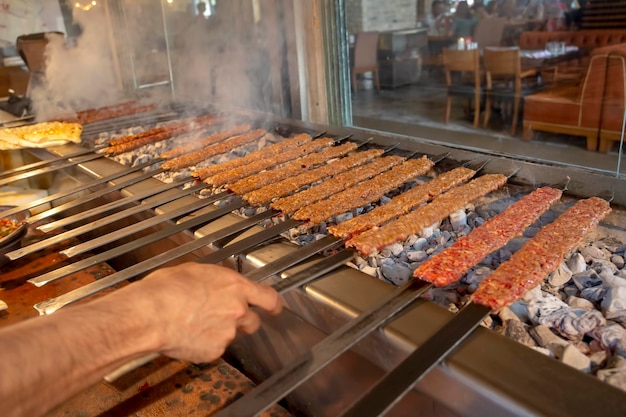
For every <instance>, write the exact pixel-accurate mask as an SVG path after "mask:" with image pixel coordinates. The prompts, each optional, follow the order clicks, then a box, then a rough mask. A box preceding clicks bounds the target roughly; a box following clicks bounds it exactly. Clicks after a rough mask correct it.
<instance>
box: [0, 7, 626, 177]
mask: <svg viewBox="0 0 626 417" xmlns="http://www.w3.org/2000/svg"><path fill="white" fill-rule="evenodd" d="M83 3H84V4H83ZM149 3H150V2H145V1H138V2H128V1H123V0H115V1H113V0H111V1H107V2H95V1H94V2H74V3H72V2H65V1H64V0H61V1H58V0H46V1H43V2H40V3H39V6H36V7H35V6H33V7H30V6H25V7H23V8H22V9H23V10H17V8H16V7H14V8H13V9H12V10H9V11H6V12H1V13H3V18H4V20H5V21H6V23H7V24H6V25H5V28H4V29H1V30H0V31H2V32H3V33H1V34H0V38H1V39H2V49H1V51H2V64H3V65H2V66H1V67H0V74H1V75H2V76H1V77H0V96H4V97H5V102H6V101H9V100H8V98H9V94H8V91H9V90H10V89H11V90H12V91H15V93H14V95H16V96H18V97H24V96H28V98H29V99H30V100H32V101H33V102H34V103H35V106H37V107H39V116H38V118H39V119H42V118H45V117H46V114H47V113H48V112H49V110H50V108H51V107H52V108H53V109H54V111H57V110H58V107H59V106H56V105H54V106H46V105H44V104H43V103H44V102H45V103H48V102H51V101H52V100H55V103H56V104H58V103H59V102H66V103H67V102H68V101H72V100H74V102H76V101H78V102H82V103H83V105H86V104H87V103H89V102H90V101H94V100H95V97H98V99H99V100H100V101H103V102H105V103H104V104H106V101H107V99H108V100H109V101H114V100H115V98H114V97H115V94H114V93H113V92H116V94H117V93H119V91H123V92H124V94H126V95H128V93H129V92H130V93H131V94H134V95H139V96H146V95H156V94H161V93H162V94H165V95H166V96H169V97H175V98H177V99H178V100H180V101H185V102H189V101H200V100H201V99H202V98H206V99H208V100H209V101H210V102H213V103H214V102H224V101H226V102H228V103H230V104H233V105H237V106H241V107H247V108H253V109H257V110H261V111H264V112H268V113H273V114H277V115H280V116H287V117H295V118H299V119H302V120H309V121H317V122H322V123H331V124H337V125H345V126H358V127H362V128H367V129H372V130H375V131H382V132H390V133H394V134H404V135H407V136H411V137H419V138H422V139H426V140H431V141H434V142H444V143H446V144H447V145H454V146H459V147H469V148H471V149H483V150H485V151H488V152H495V153H502V154H505V155H515V156H516V157H522V158H528V159H530V160H539V161H541V160H547V161H549V162H551V163H555V162H557V163H563V164H566V165H575V166H581V167H587V168H591V169H594V170H600V171H605V172H607V173H609V174H615V175H617V176H620V175H623V174H624V172H626V168H624V167H623V164H621V162H622V161H621V159H622V157H621V155H622V140H621V139H622V138H623V136H622V127H623V121H624V117H623V111H624V101H625V98H624V94H622V93H621V91H622V90H623V88H622V86H623V85H624V83H625V81H624V79H623V77H622V75H621V72H620V71H621V69H620V68H622V66H623V65H624V64H623V54H622V51H626V48H623V45H621V44H622V43H623V42H626V29H625V28H626V22H622V21H621V20H620V16H622V15H621V14H620V13H622V10H624V9H626V6H623V4H622V3H620V2H614V1H609V2H605V1H597V0H596V1H589V2H580V3H579V2H578V1H576V0H574V1H573V2H571V3H568V2H567V1H561V0H558V1H555V0H545V1H543V0H528V1H525V0H494V1H490V2H486V3H483V2H481V1H473V0H469V1H468V2H465V1H459V2H454V1H450V0H444V1H438V0H435V1H432V2H431V1H430V0H393V1H386V2H378V1H373V0H345V1H322V2H319V5H313V6H311V7H309V6H306V7H300V5H297V4H295V5H294V6H293V7H286V6H289V3H290V2H286V1H283V0H276V1H272V2H265V3H264V4H263V5H261V2H259V1H254V0H252V1H237V2H223V1H222V2H220V1H216V0H211V1H207V2H202V1H198V0H193V1H191V0H190V1H177V0H163V1H162V2H160V4H156V3H155V4H149ZM199 3H202V4H206V6H203V11H202V21H203V23H205V24H204V25H203V26H204V27H202V28H201V29H198V28H197V26H198V25H193V24H188V23H190V22H193V21H194V19H195V18H198V17H199V16H200V12H199V11H198V4H199ZM320 5H321V6H322V7H321V10H322V13H321V14H319V16H315V15H314V13H316V9H315V8H316V7H317V9H319V6H320ZM95 16H100V17H102V18H98V19H95V18H94V17H95ZM311 17H314V18H315V19H318V21H320V22H322V23H323V25H322V26H321V28H319V27H318V28H314V27H312V25H313V24H314V20H315V19H311ZM231 19H234V20H231ZM220 21H221V22H224V21H232V22H234V23H233V24H232V25H224V24H223V23H220ZM145 22H150V24H148V25H146V24H144V23H145ZM299 23H302V24H299ZM292 24H293V26H292ZM308 27H311V28H312V29H313V30H317V31H319V32H320V33H318V34H317V35H311V34H307V33H302V32H303V30H306V28H308ZM130 28H132V29H130ZM55 32H58V33H61V34H63V35H64V39H65V47H67V46H68V45H69V46H72V49H73V50H74V51H72V50H70V51H65V52H64V53H65V55H66V58H71V59H70V60H69V61H68V60H64V59H62V58H60V57H59V58H54V57H53V58H52V59H51V61H52V62H47V65H48V71H47V72H48V76H47V77H48V79H47V81H46V88H45V90H44V89H38V88H36V87H35V88H33V87H32V85H33V84H35V83H34V82H33V81H32V80H33V79H34V78H37V77H36V75H35V76H33V74H37V73H38V72H41V71H42V68H43V63H44V62H45V61H44V60H42V59H39V60H37V59H32V58H31V62H28V63H27V62H25V60H24V59H22V58H23V56H20V52H19V51H18V49H19V47H18V46H17V44H18V43H19V42H22V45H24V42H26V41H28V39H24V35H29V36H33V34H34V36H35V37H36V36H38V35H39V36H41V34H47V33H55ZM102 33H106V34H107V36H102ZM20 36H21V37H22V39H21V41H18V40H17V39H18V37H20ZM315 36H319V38H317V39H315ZM319 39H321V40H322V42H321V43H320V42H319ZM35 42H40V40H35ZM86 50H89V52H87V53H86V52H85V51H86ZM42 51H43V50H42V49H40V50H39V51H35V54H36V55H37V54H39V56H41V54H42ZM264 52H266V53H264ZM22 54H23V52H22ZM59 56H60V55H59ZM48 60H49V61H50V58H48ZM65 62H71V65H67V64H65V65H64V63H65ZM216 62H217V64H216ZM96 63H97V64H102V65H96ZM29 64H30V65H29ZM503 64H506V65H503ZM76 73H85V74H84V76H83V74H81V76H80V77H76ZM67 76H71V77H72V78H73V80H74V81H73V84H75V86H74V87H72V88H68V87H67V85H66V83H65V79H66V77H67ZM94 76H95V77H96V78H98V79H99V80H101V81H100V82H99V83H98V85H99V89H97V91H94V88H95V87H94V85H93V83H92V82H91V81H90V80H91V79H93V78H94ZM53 84H54V85H53ZM29 86H30V88H29ZM243 86H245V87H243ZM27 89H28V91H27ZM68 89H69V90H72V91H73V92H74V94H73V96H72V97H69V99H68V100H64V99H63V97H67V96H68V95H71V92H68V91H67V90H68ZM233 90H235V91H236V92H237V94H232V91H233ZM51 91H52V93H51ZM51 95H53V96H54V98H51V97H50V96H51ZM42 96H43V97H42ZM59 96H60V98H59ZM118 96H119V94H118ZM234 97H237V98H234ZM320 102H323V104H320ZM90 104H99V103H90ZM4 106H5V107H6V106H7V105H6V104H5V105H4ZM44 108H45V110H44ZM3 118H4V119H7V118H8V119H10V118H11V115H7V114H6V113H5V114H4V115H3Z"/></svg>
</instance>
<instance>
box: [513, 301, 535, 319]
mask: <svg viewBox="0 0 626 417" xmlns="http://www.w3.org/2000/svg"><path fill="white" fill-rule="evenodd" d="M508 308H509V309H510V310H511V311H512V312H513V313H514V314H515V315H516V316H517V317H519V319H520V320H521V321H523V322H524V323H530V315H529V314H528V304H526V303H525V302H523V301H516V302H514V303H513V304H511V305H510V306H509V307H508Z"/></svg>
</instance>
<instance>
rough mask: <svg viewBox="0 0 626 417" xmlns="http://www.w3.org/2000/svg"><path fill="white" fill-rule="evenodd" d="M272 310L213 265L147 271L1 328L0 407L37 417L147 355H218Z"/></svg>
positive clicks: (254, 289) (275, 304) (268, 301)
mask: <svg viewBox="0 0 626 417" xmlns="http://www.w3.org/2000/svg"><path fill="white" fill-rule="evenodd" d="M250 305H255V306H258V307H260V308H262V309H264V310H267V311H270V312H272V313H276V312H278V311H279V310H280V306H281V304H280V299H279V298H278V294H277V293H276V292H275V291H274V290H272V289H271V288H269V287H267V286H262V285H259V284H255V283H252V282H250V281H248V280H247V279H246V278H245V277H243V276H241V275H240V274H238V273H236V272H234V271H232V270H229V269H227V268H223V267H218V266H215V265H201V264H194V263H188V264H184V265H181V266H178V267H173V268H165V269H161V270H159V271H156V272H153V273H152V274H150V275H149V276H148V277H146V278H145V279H143V280H141V281H138V282H135V283H133V284H131V285H128V286H127V287H125V288H123V289H120V290H117V291H115V292H113V293H111V294H110V295H107V296H105V297H102V298H100V299H97V300H94V301H91V302H88V303H85V304H81V305H77V306H70V307H67V308H64V309H61V310H59V311H57V312H55V313H54V314H52V315H49V316H43V317H38V318H34V319H29V320H26V321H24V322H21V323H19V324H16V325H12V326H8V327H6V328H4V329H2V330H0V346H1V347H2V354H1V355H0V404H2V405H1V406H0V409H1V410H2V415H3V416H7V417H13V416H20V417H21V416H28V417H33V416H37V415H41V414H43V413H45V412H46V411H48V410H49V409H51V408H53V407H54V406H56V405H58V404H59V403H61V402H63V401H64V400H65V399H67V398H69V397H70V396H72V395H73V394H75V393H77V392H78V391H80V390H81V389H83V388H85V387H87V386H89V385H92V384H94V383H96V382H98V381H99V380H101V379H102V378H103V377H104V376H105V375H106V374H108V373H109V372H111V371H113V370H115V369H117V368H118V367H119V366H121V365H123V364H125V363H126V362H128V361H129V360H132V359H136V358H139V357H143V356H144V355H146V354H149V353H155V352H160V353H163V354H165V355H168V356H171V357H174V358H178V359H183V360H188V361H191V362H209V361H212V360H214V359H217V358H219V357H220V356H221V355H222V353H223V352H224V350H225V349H226V347H227V345H228V344H229V343H230V342H231V341H232V340H233V339H234V338H235V336H236V333H237V330H242V331H244V332H247V333H252V332H254V331H255V330H256V329H257V328H258V327H259V324H260V319H259V316H258V315H257V314H256V313H255V312H254V311H252V310H251V309H250V308H249V306H250Z"/></svg>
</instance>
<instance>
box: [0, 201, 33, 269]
mask: <svg viewBox="0 0 626 417" xmlns="http://www.w3.org/2000/svg"><path fill="white" fill-rule="evenodd" d="M14 207H15V206H0V219H8V220H10V221H11V222H13V223H14V224H15V225H16V226H17V227H15V229H14V230H12V231H11V232H10V233H8V234H7V235H6V236H1V237H0V266H3V265H4V264H6V263H7V262H9V258H7V257H6V256H4V255H5V254H6V253H8V252H11V251H12V250H15V249H17V248H18V247H19V245H20V244H21V242H22V238H23V237H24V236H25V235H26V232H27V231H28V223H26V220H27V219H28V218H29V217H30V212H29V211H28V210H24V211H20V212H19V213H15V214H11V215H9V216H2V212H3V211H7V210H10V209H12V208H14Z"/></svg>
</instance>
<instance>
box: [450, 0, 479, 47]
mask: <svg viewBox="0 0 626 417" xmlns="http://www.w3.org/2000/svg"><path fill="white" fill-rule="evenodd" d="M474 26H476V16H474V15H473V14H472V11H471V10H470V8H469V5H468V4H467V2H466V1H460V2H459V3H458V4H457V7H456V13H455V14H454V20H453V22H452V34H453V36H454V37H456V38H471V37H472V34H473V33H474Z"/></svg>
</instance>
